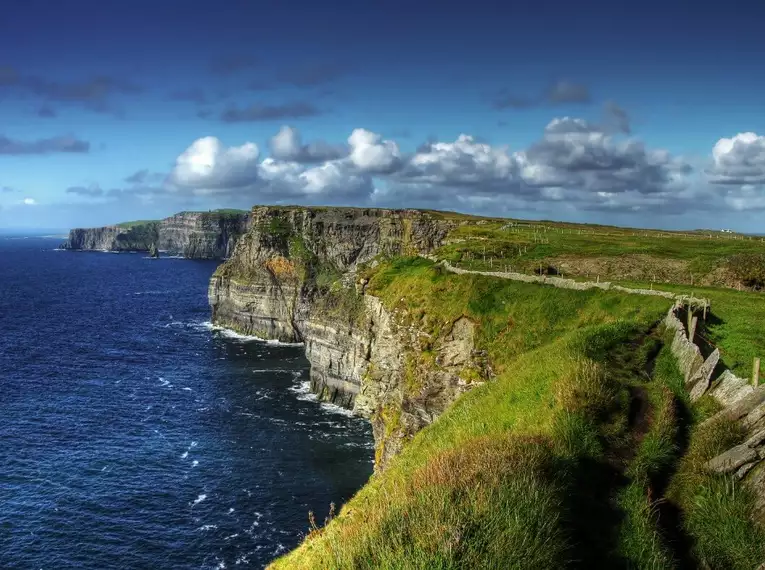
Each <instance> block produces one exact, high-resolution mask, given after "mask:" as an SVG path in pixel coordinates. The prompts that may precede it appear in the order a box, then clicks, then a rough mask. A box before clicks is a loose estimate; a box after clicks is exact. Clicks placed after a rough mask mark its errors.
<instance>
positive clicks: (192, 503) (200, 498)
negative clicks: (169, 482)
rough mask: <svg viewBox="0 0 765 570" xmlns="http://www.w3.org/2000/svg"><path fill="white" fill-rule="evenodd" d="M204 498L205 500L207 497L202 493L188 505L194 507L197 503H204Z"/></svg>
mask: <svg viewBox="0 0 765 570" xmlns="http://www.w3.org/2000/svg"><path fill="white" fill-rule="evenodd" d="M206 498H207V495H205V494H204V493H200V494H199V496H198V497H197V498H196V499H194V500H193V501H192V502H191V503H190V504H191V506H192V507H195V506H197V505H198V504H199V503H201V502H202V501H204V500H205V499H206Z"/></svg>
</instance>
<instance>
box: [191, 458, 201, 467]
mask: <svg viewBox="0 0 765 570" xmlns="http://www.w3.org/2000/svg"><path fill="white" fill-rule="evenodd" d="M197 465H199V461H197V460H196V459H195V460H194V461H192V462H191V466H192V467H196V466H197Z"/></svg>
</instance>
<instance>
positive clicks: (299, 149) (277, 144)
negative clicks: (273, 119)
mask: <svg viewBox="0 0 765 570" xmlns="http://www.w3.org/2000/svg"><path fill="white" fill-rule="evenodd" d="M269 148H270V149H271V156H272V157H274V158H277V159H279V160H287V161H294V162H324V161H327V160H335V159H338V158H342V157H343V156H346V155H347V154H348V149H347V148H343V147H342V146H341V145H331V144H329V143H327V142H324V141H316V142H312V143H309V144H303V141H302V138H301V135H300V131H299V130H298V129H296V128H295V127H290V126H286V125H285V126H283V127H282V128H281V129H279V132H278V133H276V134H275V135H274V136H273V137H271V140H270V141H269Z"/></svg>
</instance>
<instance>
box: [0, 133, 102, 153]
mask: <svg viewBox="0 0 765 570" xmlns="http://www.w3.org/2000/svg"><path fill="white" fill-rule="evenodd" d="M86 152H90V143H89V142H87V141H83V140H80V139H77V138H75V137H72V136H59V137H52V138H48V139H37V140H34V141H22V140H17V139H10V138H8V137H4V136H2V135H0V155H2V154H12V155H21V154H51V153H86Z"/></svg>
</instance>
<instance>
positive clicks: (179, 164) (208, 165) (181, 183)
mask: <svg viewBox="0 0 765 570" xmlns="http://www.w3.org/2000/svg"><path fill="white" fill-rule="evenodd" d="M259 156H260V151H259V150H258V146H257V145H256V144H255V143H251V142H248V143H245V144H243V145H241V146H234V147H228V148H226V147H224V146H223V143H222V142H221V141H220V140H218V139H217V138H215V137H204V138H201V139H197V140H196V141H194V142H193V143H192V145H191V146H190V147H189V148H187V149H186V150H185V151H183V153H181V155H180V156H179V157H178V158H177V159H176V161H175V167H174V168H173V170H172V171H171V173H170V176H169V182H170V183H171V184H172V185H173V186H176V187H178V188H184V189H192V190H193V192H194V193H196V194H213V193H216V192H220V191H224V190H227V189H230V188H237V187H242V186H246V185H249V184H252V183H253V182H254V181H255V180H256V179H257V177H258V157H259Z"/></svg>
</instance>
